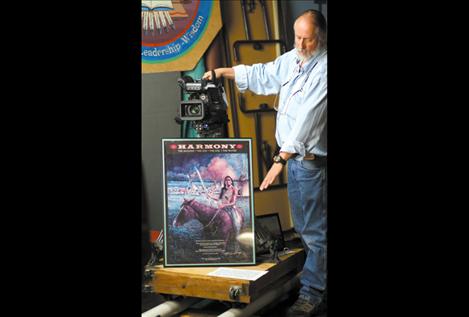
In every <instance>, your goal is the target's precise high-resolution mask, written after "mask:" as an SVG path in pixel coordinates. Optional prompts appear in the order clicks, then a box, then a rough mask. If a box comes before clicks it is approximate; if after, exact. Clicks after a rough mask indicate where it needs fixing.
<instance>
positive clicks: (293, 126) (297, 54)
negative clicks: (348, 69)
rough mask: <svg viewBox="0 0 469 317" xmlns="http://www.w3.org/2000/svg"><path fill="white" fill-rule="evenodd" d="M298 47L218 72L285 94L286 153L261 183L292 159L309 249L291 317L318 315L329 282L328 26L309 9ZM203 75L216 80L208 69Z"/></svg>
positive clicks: (279, 131) (294, 195) (298, 215)
mask: <svg viewBox="0 0 469 317" xmlns="http://www.w3.org/2000/svg"><path fill="white" fill-rule="evenodd" d="M293 29H294V32H295V48H294V49H293V50H291V51H289V52H286V53H285V54H283V55H282V56H279V57H278V58H277V59H275V60H274V61H273V62H270V63H266V64H254V65H251V66H247V65H238V66H234V67H232V68H218V69H216V70H215V74H216V77H217V78H219V77H225V78H228V79H234V80H235V82H236V85H237V87H238V89H239V90H240V91H241V92H244V91H245V90H246V89H249V90H251V91H252V92H254V93H256V94H262V95H270V94H277V93H278V94H279V107H278V109H277V111H278V113H277V123H276V132H275V137H276V140H277V143H278V145H279V146H280V152H279V154H278V155H276V156H274V163H273V164H272V167H271V168H270V170H269V172H268V173H267V175H266V177H265V178H264V180H263V182H262V183H261V185H260V186H259V189H260V190H264V189H266V188H268V187H269V185H271V184H272V183H273V182H274V180H275V179H276V178H277V176H278V175H279V174H280V173H281V172H282V169H283V167H284V165H286V163H287V161H288V198H289V202H290V208H291V211H292V218H293V223H294V226H295V230H296V231H297V232H298V233H299V234H300V236H301V238H302V240H303V242H304V245H305V251H306V252H307V257H306V261H305V264H304V267H303V272H302V274H301V277H300V282H301V289H300V294H299V297H298V300H297V301H296V302H295V304H294V305H293V306H292V307H290V309H289V310H288V316H312V315H314V314H315V313H317V312H318V307H319V306H320V304H321V302H322V301H323V298H324V292H325V290H326V281H327V268H326V260H327V239H326V234H327V175H326V174H327V159H326V157H327V134H326V132H327V26H326V20H325V18H324V16H323V15H322V14H321V13H320V12H319V11H316V10H306V11H305V12H303V13H302V14H301V15H300V16H299V17H298V18H297V19H296V20H295V24H294V26H293ZM203 78H205V79H210V78H211V73H210V72H207V73H205V74H204V76H203Z"/></svg>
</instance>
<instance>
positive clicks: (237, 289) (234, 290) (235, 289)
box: [229, 286, 242, 300]
mask: <svg viewBox="0 0 469 317" xmlns="http://www.w3.org/2000/svg"><path fill="white" fill-rule="evenodd" d="M241 294H242V288H241V286H231V287H230V290H229V295H230V299H232V300H239V296H240V295H241Z"/></svg>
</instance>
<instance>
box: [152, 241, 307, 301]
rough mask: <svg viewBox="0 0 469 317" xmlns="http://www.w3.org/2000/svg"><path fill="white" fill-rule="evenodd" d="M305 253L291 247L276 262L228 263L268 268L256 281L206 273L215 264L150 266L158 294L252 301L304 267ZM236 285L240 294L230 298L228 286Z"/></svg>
mask: <svg viewBox="0 0 469 317" xmlns="http://www.w3.org/2000/svg"><path fill="white" fill-rule="evenodd" d="M304 259H305V252H304V250H303V249H301V248H300V249H293V250H291V253H289V254H286V255H281V256H280V262H279V263H270V262H264V263H260V264H258V265H254V266H230V268H238V269H243V270H260V271H268V273H267V274H265V275H263V276H262V277H260V278H259V279H257V280H255V281H249V280H243V279H234V278H224V277H214V276H208V275H207V274H208V273H210V272H212V271H214V270H216V269H217V268H218V267H190V268H179V267H178V268H172V267H171V268H165V267H163V265H157V266H154V267H152V268H151V270H152V271H153V277H152V280H151V285H152V288H153V291H154V292H155V293H159V294H170V295H181V296H189V297H200V298H204V299H213V300H221V301H230V302H239V303H247V304H248V303H251V302H253V301H255V300H256V299H257V298H258V297H259V296H261V295H262V294H263V293H265V290H269V289H271V287H275V286H276V285H278V284H279V283H285V282H286V281H288V280H289V279H290V278H292V277H293V276H295V275H296V274H297V273H298V272H300V271H301V270H302V268H303V264H304ZM232 288H238V289H239V294H238V296H235V297H234V298H233V293H231V296H230V289H232Z"/></svg>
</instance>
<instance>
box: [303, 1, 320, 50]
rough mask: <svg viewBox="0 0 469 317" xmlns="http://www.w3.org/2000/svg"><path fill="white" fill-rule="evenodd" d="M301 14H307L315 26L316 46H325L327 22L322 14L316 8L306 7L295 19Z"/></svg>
mask: <svg viewBox="0 0 469 317" xmlns="http://www.w3.org/2000/svg"><path fill="white" fill-rule="evenodd" d="M302 16H308V17H310V18H311V19H312V22H313V25H314V27H315V28H316V39H317V40H318V47H319V48H320V49H323V48H327V22H326V18H325V17H324V15H323V14H322V13H321V12H320V11H317V10H314V9H308V10H306V11H304V12H302V13H301V14H300V15H299V16H298V18H297V20H298V19H299V18H300V17H302Z"/></svg>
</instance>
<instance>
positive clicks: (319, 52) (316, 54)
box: [296, 49, 326, 72]
mask: <svg viewBox="0 0 469 317" xmlns="http://www.w3.org/2000/svg"><path fill="white" fill-rule="evenodd" d="M325 52H326V49H318V50H316V52H314V54H313V56H311V57H310V58H309V59H308V60H307V61H304V62H303V64H302V65H301V67H299V71H300V72H303V71H307V70H308V69H309V67H310V66H311V65H314V64H315V63H316V60H317V59H318V57H319V56H322V55H323V53H325ZM296 63H297V64H298V66H300V63H301V58H299V57H298V56H297V57H296Z"/></svg>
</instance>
